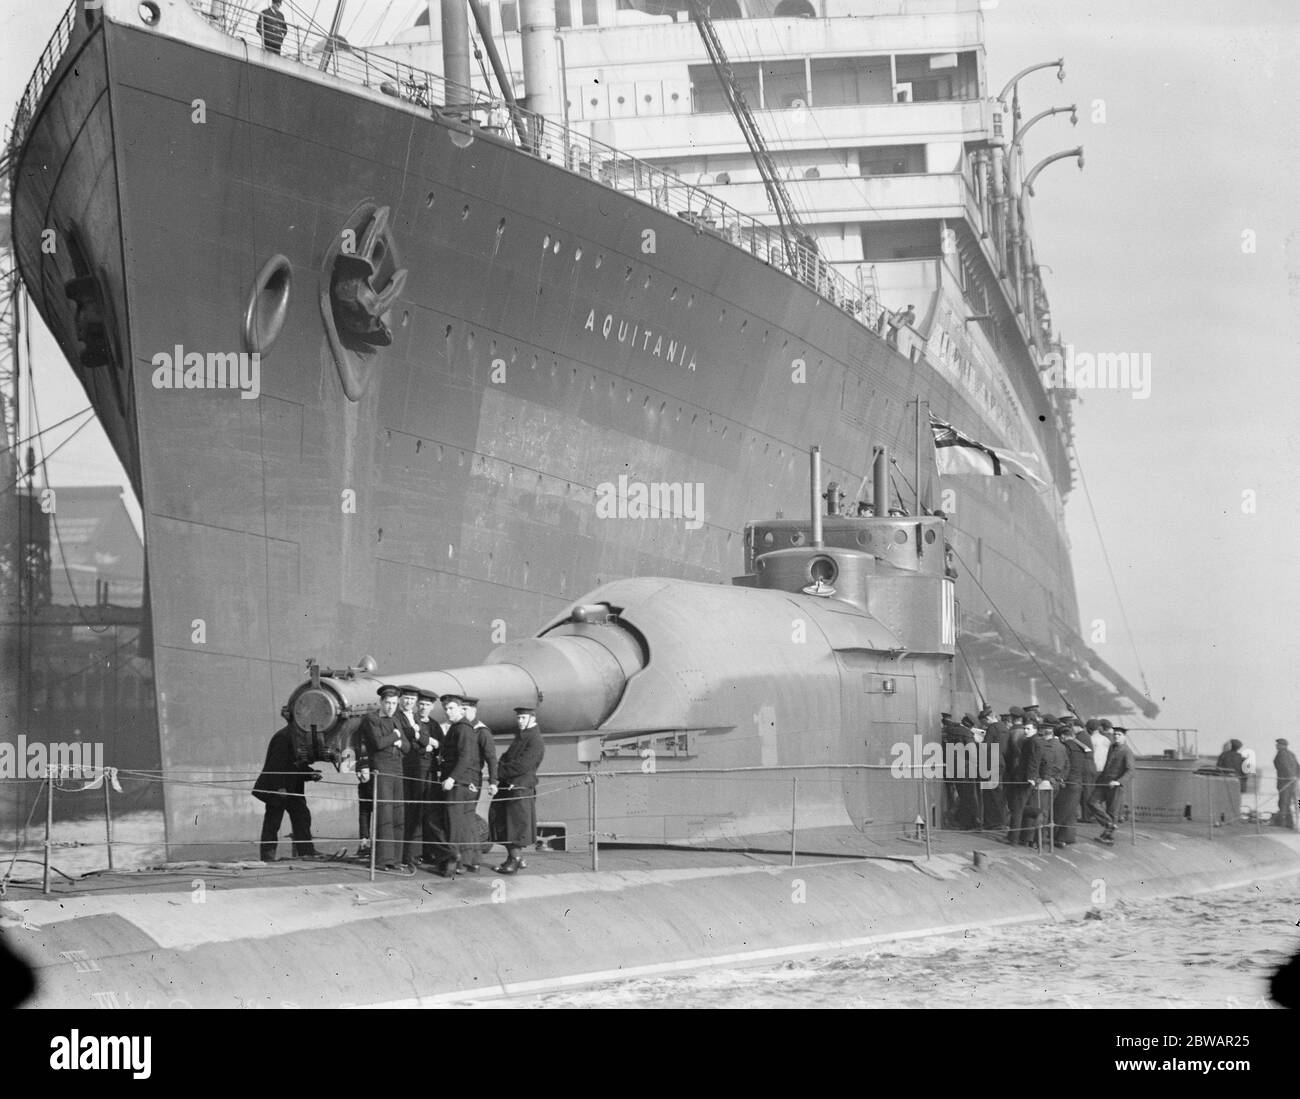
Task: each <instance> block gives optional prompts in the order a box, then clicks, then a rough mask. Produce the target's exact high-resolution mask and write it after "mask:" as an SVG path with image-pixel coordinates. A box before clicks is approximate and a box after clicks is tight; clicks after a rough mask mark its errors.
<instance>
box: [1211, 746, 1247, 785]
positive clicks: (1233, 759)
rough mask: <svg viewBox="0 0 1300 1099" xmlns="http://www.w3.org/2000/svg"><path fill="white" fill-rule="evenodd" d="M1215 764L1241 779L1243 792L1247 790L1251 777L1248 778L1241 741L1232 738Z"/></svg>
mask: <svg viewBox="0 0 1300 1099" xmlns="http://www.w3.org/2000/svg"><path fill="white" fill-rule="evenodd" d="M1215 766H1216V767H1218V768H1219V769H1220V770H1223V771H1231V772H1232V773H1233V774H1234V775H1236V776H1237V777H1238V778H1239V779H1240V780H1241V792H1242V793H1243V794H1244V793H1245V792H1246V786H1247V784H1248V783H1249V781H1250V780H1249V779H1247V778H1246V761H1245V757H1244V756H1243V755H1242V754H1241V741H1239V740H1230V741H1228V746H1227V747H1226V748H1225V749H1224V750H1223V752H1222V753H1221V754H1220V755H1219V758H1218V760H1217V762H1216V763H1215Z"/></svg>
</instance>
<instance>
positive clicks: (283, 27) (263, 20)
mask: <svg viewBox="0 0 1300 1099" xmlns="http://www.w3.org/2000/svg"><path fill="white" fill-rule="evenodd" d="M282 4H283V0H271V6H270V7H269V8H267V9H265V10H264V11H263V12H262V14H261V15H259V16H258V17H257V33H258V34H259V35H261V38H262V45H263V46H264V47H266V52H267V53H279V52H280V47H281V46H282V45H283V44H284V36H285V35H286V34H287V33H288V30H289V24H288V23H286V22H285V19H284V11H283V7H282Z"/></svg>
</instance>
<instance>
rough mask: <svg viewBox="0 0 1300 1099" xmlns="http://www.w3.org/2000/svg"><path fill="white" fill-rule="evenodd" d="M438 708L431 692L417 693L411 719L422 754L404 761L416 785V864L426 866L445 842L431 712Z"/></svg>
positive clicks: (437, 736)
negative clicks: (415, 728)
mask: <svg viewBox="0 0 1300 1099" xmlns="http://www.w3.org/2000/svg"><path fill="white" fill-rule="evenodd" d="M436 705H438V696H437V695H436V694H434V693H433V692H432V691H421V692H420V698H419V701H418V702H417V703H416V704H415V716H416V718H417V719H418V720H419V723H420V725H419V733H418V734H417V737H416V741H415V742H416V744H418V745H423V750H422V751H416V752H414V753H412V754H411V755H409V756H407V757H406V766H407V772H406V773H407V775H408V776H410V775H412V772H414V777H415V779H416V780H417V782H418V784H419V785H418V788H417V791H418V794H419V796H418V798H417V799H416V800H417V801H418V802H420V804H419V805H418V806H417V809H418V820H419V832H420V847H419V850H420V860H421V861H423V862H427V863H436V862H437V853H438V848H439V845H440V844H443V843H445V842H446V840H447V825H446V821H445V819H444V817H445V814H444V813H443V793H442V774H441V767H442V741H443V733H442V726H440V725H439V724H438V723H437V722H436V721H434V720H433V708H434V707H435V706H436Z"/></svg>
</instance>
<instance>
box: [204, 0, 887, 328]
mask: <svg viewBox="0 0 1300 1099" xmlns="http://www.w3.org/2000/svg"><path fill="white" fill-rule="evenodd" d="M189 2H190V5H191V7H193V8H194V9H195V10H197V11H198V12H200V13H201V14H202V15H204V16H205V18H207V19H208V20H209V21H210V22H211V23H212V24H213V25H214V26H217V27H219V28H220V29H221V30H223V31H225V33H226V34H229V35H231V36H232V37H235V38H238V39H240V40H241V41H243V42H245V43H247V44H248V45H250V46H251V47H253V48H256V49H263V48H264V47H263V43H262V39H261V35H260V34H259V32H258V29H257V25H258V24H257V21H258V16H259V14H260V12H259V10H258V6H257V5H256V4H242V3H231V2H227V3H221V2H220V0H217V2H216V3H214V2H213V0H189ZM214 9H215V10H214ZM285 12H286V21H287V22H288V24H289V25H288V27H287V28H286V33H285V38H284V40H283V42H282V43H281V45H280V50H279V53H280V56H281V57H284V58H287V59H289V60H291V61H296V62H298V63H299V64H302V65H304V66H308V67H310V68H313V69H316V70H319V71H321V72H325V73H328V74H329V75H330V76H333V77H335V78H336V79H338V80H341V81H344V82H346V83H349V84H356V85H360V86H362V87H366V88H370V89H372V90H376V91H379V92H382V93H384V94H386V95H390V96H392V97H393V98H395V99H398V100H400V101H402V102H405V103H408V104H411V105H413V106H415V107H417V108H421V109H424V110H427V111H429V112H430V113H431V114H432V115H434V116H437V117H441V118H450V119H453V120H455V119H460V120H463V121H464V122H466V123H469V124H470V125H472V126H474V127H476V128H478V129H479V130H481V131H483V132H485V133H487V134H490V135H493V136H496V137H499V138H501V139H502V140H506V141H511V142H513V143H514V144H515V145H516V146H517V147H519V148H521V149H522V150H524V151H525V152H527V153H529V154H531V155H533V156H535V157H537V158H538V159H539V160H546V161H549V162H550V163H552V164H555V165H556V166H558V167H561V168H564V169H565V170H567V171H570V172H573V173H574V174H576V175H581V176H585V177H587V178H588V179H591V180H593V181H595V182H597V183H600V184H602V185H604V186H606V187H609V188H610V189H611V190H615V191H620V192H622V193H623V194H626V195H631V196H632V197H633V198H636V199H639V200H640V201H642V202H646V203H648V204H650V205H651V206H654V207H656V208H658V209H660V210H662V211H664V212H665V213H669V214H672V215H674V216H675V217H678V218H680V219H681V220H682V221H685V222H686V223H688V224H689V225H691V226H692V227H693V228H694V229H695V231H696V232H697V233H709V234H710V235H712V236H715V237H718V238H719V239H721V240H724V241H726V242H728V243H730V244H732V245H734V246H735V247H737V248H741V249H743V250H744V251H746V252H748V253H750V254H751V255H752V256H754V257H756V258H757V259H759V260H761V261H762V262H763V263H765V264H768V265H769V266H772V267H775V268H777V269H778V270H781V271H784V272H785V273H786V274H788V275H791V276H792V277H793V278H796V279H798V280H799V282H801V283H803V284H804V285H805V286H807V287H809V289H811V290H813V291H815V292H816V293H817V294H819V295H820V296H821V297H823V298H825V299H826V300H827V301H829V302H830V303H831V304H833V305H835V306H836V307H837V308H840V309H842V310H844V311H845V312H846V313H848V314H850V315H851V316H854V317H856V318H857V319H858V320H859V321H860V322H861V323H862V324H863V325H864V326H866V327H868V328H870V329H871V330H872V333H873V334H877V331H876V330H877V328H878V325H879V321H880V314H881V306H880V303H879V301H877V300H876V299H875V298H873V297H868V298H863V296H862V293H861V290H860V288H859V286H857V285H855V284H854V282H853V281H851V280H850V279H848V278H846V277H845V276H844V275H842V274H841V273H840V272H838V271H837V270H835V269H834V268H833V267H831V266H830V264H829V263H827V261H826V260H825V259H824V258H823V257H822V256H821V255H819V254H818V253H817V252H815V251H814V250H813V249H811V248H808V247H806V246H804V245H802V244H799V243H796V242H792V241H788V240H786V239H785V237H784V236H783V234H782V233H781V230H780V228H779V227H778V226H776V225H766V224H764V223H762V222H760V221H759V220H758V219H757V218H754V217H751V216H750V215H748V214H745V213H743V212H741V211H740V210H738V209H736V208H735V207H734V206H731V205H729V204H728V203H726V202H723V201H722V200H721V199H720V198H718V197H717V195H716V194H714V193H713V192H712V191H710V190H709V189H707V188H702V187H697V186H695V185H693V184H690V183H687V182H685V181H683V180H682V179H681V178H679V177H678V176H677V175H675V174H674V173H672V172H671V171H667V170H665V169H664V168H661V167H658V166H656V165H653V164H649V163H647V162H646V161H643V160H639V159H637V158H636V157H632V156H628V155H627V154H626V153H624V152H621V151H619V150H618V149H615V148H614V147H613V146H610V145H606V144H604V143H603V142H600V141H596V140H595V139H594V138H592V137H591V136H589V135H588V134H585V133H582V132H580V131H578V130H575V129H573V128H572V127H568V126H564V125H563V124H561V123H559V122H556V121H554V120H550V119H545V118H542V117H541V116H540V115H536V114H533V113H532V112H529V111H526V110H524V109H522V108H518V107H516V108H514V109H513V110H512V109H511V108H509V106H508V105H507V104H506V103H505V102H504V101H503V100H502V99H499V98H494V97H492V96H489V95H486V94H484V93H483V92H481V91H477V90H475V89H472V88H465V87H461V86H459V85H455V84H451V83H449V82H447V81H445V80H444V79H443V78H442V77H441V76H439V75H437V74H436V73H432V72H429V71H427V70H424V69H419V68H416V67H415V66H413V65H409V64H407V63H405V62H403V61H399V60H396V59H394V58H391V57H386V56H384V55H383V54H380V53H376V52H375V51H373V50H366V49H362V48H360V47H357V46H353V45H350V44H348V43H346V42H343V41H340V40H337V39H336V40H334V41H333V42H331V40H330V37H329V33H328V29H327V28H325V27H322V26H321V25H319V24H314V23H312V21H311V18H310V13H309V12H306V11H302V10H300V9H298V8H296V6H295V5H293V4H286V5H285ZM521 131H522V132H521Z"/></svg>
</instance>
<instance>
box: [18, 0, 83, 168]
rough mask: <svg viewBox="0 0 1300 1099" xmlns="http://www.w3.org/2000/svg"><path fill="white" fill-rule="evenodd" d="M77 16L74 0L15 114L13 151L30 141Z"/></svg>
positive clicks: (47, 46) (37, 66) (40, 61)
mask: <svg viewBox="0 0 1300 1099" xmlns="http://www.w3.org/2000/svg"><path fill="white" fill-rule="evenodd" d="M76 17H77V5H76V2H75V0H74V2H73V3H72V4H69V5H68V10H67V11H65V12H64V13H63V15H62V17H60V19H59V25H58V26H57V27H55V28H54V33H53V34H52V35H50V40H49V41H48V42H46V43H45V49H44V50H42V51H41V58H40V60H39V61H37V62H36V69H35V71H34V72H33V73H32V77H31V79H30V80H28V81H27V87H26V89H25V90H24V91H23V95H22V98H21V99H19V100H18V107H17V109H16V110H15V111H14V121H13V126H12V127H11V128H10V137H9V144H10V147H11V149H17V148H18V147H19V146H20V145H21V144H22V143H23V142H24V141H25V140H26V139H27V128H28V127H29V126H30V125H31V121H32V117H33V116H34V115H35V113H36V104H37V103H39V102H40V99H41V95H42V94H44V92H45V87H46V85H47V84H49V82H50V77H52V76H53V75H54V70H55V69H56V68H58V65H59V62H60V61H62V60H63V55H64V54H65V53H66V52H67V50H68V43H69V42H71V41H72V24H73V21H74V20H75V19H76Z"/></svg>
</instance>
